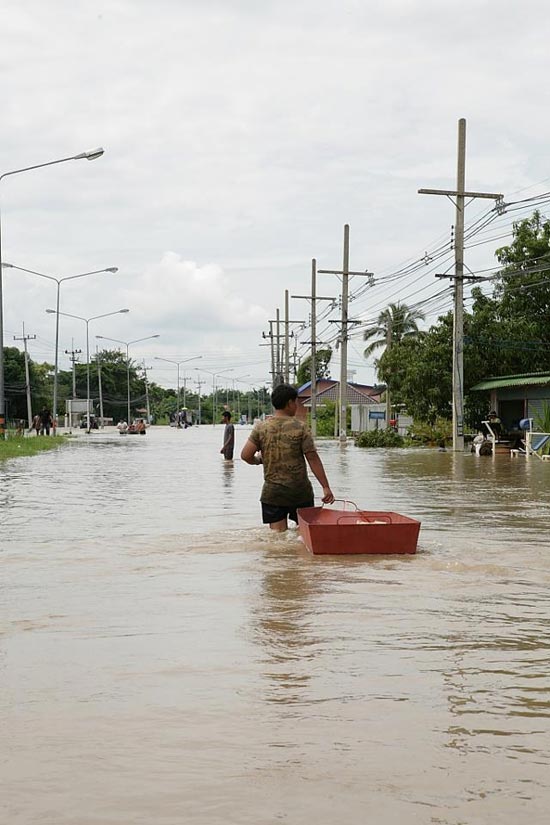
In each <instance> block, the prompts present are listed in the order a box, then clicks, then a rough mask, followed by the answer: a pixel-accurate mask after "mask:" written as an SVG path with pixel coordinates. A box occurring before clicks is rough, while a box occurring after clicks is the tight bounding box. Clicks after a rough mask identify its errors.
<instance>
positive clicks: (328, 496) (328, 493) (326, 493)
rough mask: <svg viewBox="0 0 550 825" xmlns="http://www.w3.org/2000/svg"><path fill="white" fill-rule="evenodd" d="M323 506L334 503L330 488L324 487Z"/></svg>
mask: <svg viewBox="0 0 550 825" xmlns="http://www.w3.org/2000/svg"><path fill="white" fill-rule="evenodd" d="M322 501H323V504H332V502H333V501H334V495H333V493H332V490H331V489H330V487H323V499H322Z"/></svg>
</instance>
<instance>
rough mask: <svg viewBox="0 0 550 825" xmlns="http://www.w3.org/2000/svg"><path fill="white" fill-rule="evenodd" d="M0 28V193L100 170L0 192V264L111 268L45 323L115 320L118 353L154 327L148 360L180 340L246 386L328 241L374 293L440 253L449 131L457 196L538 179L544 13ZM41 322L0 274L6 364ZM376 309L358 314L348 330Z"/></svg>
mask: <svg viewBox="0 0 550 825" xmlns="http://www.w3.org/2000/svg"><path fill="white" fill-rule="evenodd" d="M534 21H536V23H534ZM0 25H1V26H2V31H3V48H2V51H1V54H0V61H1V66H0V69H1V70H2V74H1V76H2V78H3V79H2V92H3V94H2V101H3V103H2V123H3V128H2V131H1V134H0V159H1V169H0V172H1V171H2V170H7V169H16V168H20V167H22V166H27V165H30V164H33V163H40V162H41V161H47V160H49V159H53V158H56V157H62V156H66V155H70V154H73V153H76V152H79V151H82V150H84V149H87V148H92V147H94V146H97V145H104V146H105V149H106V153H105V156H104V157H103V158H101V159H100V160H98V161H94V162H93V163H87V162H86V161H81V162H78V163H76V162H75V163H70V164H62V165H60V166H57V167H52V168H50V169H44V170H40V171H37V172H32V173H29V174H28V175H19V176H17V178H12V179H6V180H4V181H3V182H2V184H0V188H1V192H0V195H1V198H2V229H3V254H4V257H5V259H6V260H9V261H12V262H13V263H18V264H20V265H21V266H26V267H29V268H31V269H37V270H39V271H43V272H49V273H53V274H57V275H59V276H64V275H66V274H72V273H75V272H82V271H86V270H90V269H99V268H102V267H106V266H113V265H117V266H119V267H120V273H119V275H118V276H116V278H115V280H114V281H109V279H107V278H103V277H102V276H101V277H99V276H98V279H95V280H94V279H92V278H90V279H86V280H85V281H83V282H82V284H81V285H80V286H79V287H78V288H76V287H73V286H69V285H67V286H66V287H64V288H63V305H64V306H65V307H66V308H67V310H68V311H70V308H72V309H74V308H75V306H76V307H80V309H81V312H82V314H86V315H89V314H91V313H94V312H97V313H100V312H102V311H109V309H110V308H111V306H112V305H113V304H114V308H116V307H117V306H120V305H125V304H128V306H130V309H131V313H130V314H129V315H128V316H127V317H125V318H123V319H119V320H117V321H116V324H115V325H114V326H112V327H111V324H112V323H113V322H111V321H108V320H106V321H105V322H104V323H105V327H106V329H109V330H111V331H113V330H114V332H113V335H114V337H122V338H125V339H129V338H137V337H140V335H142V334H143V335H145V334H147V333H148V332H149V331H151V330H152V325H153V324H154V326H155V329H154V331H158V332H160V334H161V335H162V338H161V339H159V342H158V344H156V343H154V342H153V344H152V345H151V352H154V351H157V350H156V349H155V348H156V347H158V348H159V349H158V352H164V353H165V354H168V349H170V351H171V353H173V354H174V355H178V354H179V353H180V352H181V351H182V350H185V349H186V347H187V345H188V343H189V336H191V338H192V340H193V342H194V343H196V344H197V346H201V347H205V348H206V347H208V348H209V349H210V350H211V351H212V352H218V353H220V354H219V358H220V359H221V360H222V362H223V364H225V363H226V361H225V360H223V359H225V358H226V357H229V356H226V355H225V354H223V355H222V353H228V352H229V353H231V354H232V355H233V356H234V357H235V359H237V360H238V359H239V358H241V354H242V353H246V355H242V358H243V359H244V358H245V357H252V356H251V354H252V353H253V354H254V356H253V357H254V359H256V360H260V361H262V360H263V364H261V365H259V366H258V367H257V369H256V375H255V380H258V381H259V380H261V379H264V380H265V379H267V378H268V373H269V349H268V348H265V349H258V346H259V345H260V344H261V343H262V338H261V332H262V331H265V330H267V329H268V324H267V321H268V318H272V317H274V314H275V308H276V307H277V306H279V307H281V308H282V305H283V292H284V289H286V288H288V289H290V291H291V292H294V293H300V294H305V292H306V291H307V290H308V288H309V266H310V259H311V258H312V257H314V256H315V257H317V259H318V261H319V265H320V266H326V267H327V268H332V267H335V266H336V265H339V264H340V262H341V257H342V251H341V244H342V225H343V224H344V223H345V222H348V223H350V225H351V239H352V248H351V262H352V266H354V267H356V268H358V269H364V268H365V267H367V266H368V267H369V268H370V269H376V270H377V271H378V270H380V271H381V270H388V269H391V268H392V266H395V265H396V264H398V263H399V262H401V261H402V260H404V259H408V258H410V257H414V256H417V255H419V254H422V252H423V251H424V245H425V244H426V243H428V242H429V240H430V238H435V237H439V236H440V235H442V234H444V233H445V232H448V230H449V228H450V225H451V224H452V222H453V220H454V216H453V211H452V206H451V205H450V204H449V203H447V202H446V201H444V200H443V199H441V198H432V199H429V198H426V197H420V196H418V195H417V194H416V190H417V189H418V188H420V187H435V188H437V187H441V188H447V187H450V186H452V185H453V181H454V178H455V174H456V172H455V170H456V122H457V120H458V118H459V117H463V116H464V117H466V118H467V119H468V142H467V149H468V158H467V181H468V185H469V186H470V187H472V188H480V189H481V188H483V189H489V190H491V191H502V192H503V193H504V194H505V195H506V194H507V193H508V192H512V191H515V190H517V189H520V188H522V187H524V186H528V185H530V184H532V183H535V182H536V181H539V180H543V179H545V178H547V177H548V167H547V151H546V146H545V135H546V133H547V132H548V131H549V129H548V125H550V124H548V121H549V119H550V116H549V115H548V114H547V111H546V108H545V107H544V98H543V93H542V92H541V83H542V81H541V78H544V77H545V73H546V64H547V41H548V15H547V7H546V3H543V2H542V0H534V2H532V3H531V4H530V5H529V13H526V12H525V9H524V8H523V7H522V6H520V5H519V4H517V3H515V2H512V0H502V2H498V3H497V2H496V0H481V2H480V1H479V0H461V2H458V0H446V2H441V0H388V1H387V2H384V3H366V2H364V1H363V0H324V2H323V3H319V2H317V0H315V2H314V0H292V2H291V1H290V0H277V2H275V0H273V1H272V2H269V1H268V0H266V1H265V2H253V1H252V0H232V2H223V1H222V0H205V2H202V3H200V4H199V3H197V2H195V1H194V0H193V2H191V0H158V2H156V3H154V4H153V3H150V2H145V0H113V2H109V3H104V4H100V5H99V6H98V5H97V4H95V5H92V6H90V5H85V4H81V3H74V2H70V0H50V2H48V3H44V2H42V0H17V2H16V0H6V2H4V3H3V4H2V9H1V10H0ZM547 124H548V125H547ZM530 193H531V192H530ZM477 208H478V207H477V205H475V206H474V207H472V208H471V209H472V210H473V211H472V215H473V214H475V210H477ZM482 253H483V255H484V256H485V259H484V261H483V262H484V263H486V264H487V265H490V263H491V261H492V259H491V250H490V249H486V250H482ZM190 261H196V262H198V263H196V264H194V263H189V262H190ZM204 262H208V263H204ZM432 280H433V278H432ZM405 286H406V285H405ZM337 288H338V284H337V282H336V281H335V280H331V279H329V278H326V277H325V279H324V280H322V281H320V284H319V289H320V290H321V291H323V292H325V293H326V292H329V294H333V292H334V291H335V290H336V289H337ZM434 288H435V287H434ZM412 289H413V287H410V288H408V291H410V292H412ZM406 292H407V289H406V288H405V289H404V290H402V294H406ZM384 295H387V296H388V298H391V297H393V299H395V298H396V297H398V296H396V295H394V296H391V291H390V290H389V289H388V290H386V292H385V293H384ZM367 298H368V300H367ZM50 303H51V292H48V285H47V284H44V283H43V282H40V281H36V282H33V281H32V279H30V278H26V280H25V281H24V282H23V281H21V282H20V281H17V282H15V281H14V276H13V274H12V275H9V276H8V275H6V295H5V312H6V330H8V331H9V332H7V334H6V343H9V342H10V341H9V335H10V334H11V332H12V331H14V330H15V332H16V333H17V334H18V333H19V330H20V325H21V321H22V320H25V321H26V323H27V325H28V327H29V329H30V330H31V328H35V329H36V330H37V331H39V332H40V335H41V337H42V339H43V352H44V353H45V352H46V350H47V349H48V347H50V346H51V341H52V334H51V319H50V318H49V317H47V316H45V313H44V308H45V306H46V305H48V304H50ZM378 303H379V299H376V294H373V295H372V296H370V295H368V294H367V295H366V296H365V301H364V309H365V312H368V311H370V308H371V307H373V306H376V307H377V308H378ZM76 311H77V312H78V309H76ZM297 313H299V315H300V317H302V316H305V315H306V314H307V310H306V308H305V306H303V305H300V306H298V305H296V306H295V307H294V308H293V314H297ZM79 314H80V313H79ZM67 323H68V322H67ZM333 326H334V325H333ZM62 329H63V330H67V331H68V332H70V330H71V327H69V326H66V325H65V323H64V324H63V327H62ZM76 329H78V325H76ZM117 330H118V331H120V330H123V332H121V333H120V336H117V335H116V332H117ZM106 334H107V333H106ZM304 340H308V339H307V335H306V337H305V338H304ZM184 354H185V353H184ZM213 357H214V356H213ZM243 363H244V361H243ZM214 366H215V365H214ZM245 371H246V370H245ZM369 374H370V375H371V376H372V373H369Z"/></svg>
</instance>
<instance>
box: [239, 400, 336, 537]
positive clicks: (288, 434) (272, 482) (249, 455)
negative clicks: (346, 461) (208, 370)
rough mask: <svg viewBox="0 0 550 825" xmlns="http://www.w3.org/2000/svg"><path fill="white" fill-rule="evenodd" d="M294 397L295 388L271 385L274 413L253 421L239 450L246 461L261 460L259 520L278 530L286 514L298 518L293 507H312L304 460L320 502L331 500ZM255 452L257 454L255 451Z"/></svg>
mask: <svg viewBox="0 0 550 825" xmlns="http://www.w3.org/2000/svg"><path fill="white" fill-rule="evenodd" d="M297 398H298V392H297V390H296V389H295V388H294V387H291V386H290V384H279V386H278V387H275V389H274V390H273V392H272V393H271V403H272V404H273V406H274V407H275V415H274V416H273V418H269V419H268V420H267V421H261V422H260V423H259V424H256V426H255V427H254V429H253V430H252V432H251V433H250V436H249V438H248V441H247V442H246V444H245V445H244V447H243V450H242V452H241V458H242V460H243V461H246V462H247V464H263V467H264V486H263V488H262V494H261V496H260V501H261V503H262V521H263V523H264V524H269V526H270V528H271V529H272V530H275V531H276V532H278V533H283V532H284V531H285V530H287V529H288V521H287V519H288V518H291V519H292V521H295V522H297V521H298V516H297V515H296V510H299V509H300V508H301V507H313V487H312V486H311V482H310V480H309V478H308V475H307V467H306V461H307V463H308V464H309V466H310V468H311V471H312V473H313V475H314V476H315V478H316V479H317V481H318V482H319V484H320V485H321V487H322V488H323V502H324V503H325V504H332V502H333V501H334V496H333V494H332V490H331V489H330V486H329V483H328V480H327V477H326V474H325V469H324V467H323V464H322V461H321V459H320V458H319V456H318V455H317V451H316V449H315V444H314V442H313V438H312V437H311V433H310V432H309V430H308V428H307V427H306V425H305V424H304V423H303V422H301V421H298V419H296V418H295V415H296V409H297V406H298V402H297ZM258 452H259V453H261V455H260V456H258V455H256V453H258Z"/></svg>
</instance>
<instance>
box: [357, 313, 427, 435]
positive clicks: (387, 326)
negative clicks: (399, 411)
mask: <svg viewBox="0 0 550 825" xmlns="http://www.w3.org/2000/svg"><path fill="white" fill-rule="evenodd" d="M423 320H424V314H423V313H422V312H421V311H420V310H415V309H409V307H408V306H407V305H406V304H400V303H397V304H390V305H389V306H388V307H386V309H384V310H382V312H381V313H380V315H379V316H378V319H377V321H376V325H375V326H374V327H372V328H371V329H367V330H366V331H365V333H364V336H363V338H364V340H365V341H370V343H369V344H368V346H367V347H365V351H364V356H365V358H368V357H369V356H370V355H372V353H373V352H375V351H376V350H377V349H381V348H384V353H383V355H382V356H381V358H380V359H378V362H377V368H378V373H379V375H381V373H380V365H381V362H382V359H383V358H384V356H386V355H387V356H388V357H387V358H386V359H385V364H384V366H383V372H384V378H383V380H384V381H385V383H386V426H389V420H390V418H391V397H390V392H391V391H392V390H393V387H394V377H395V376H394V370H395V359H394V358H390V357H389V354H390V352H391V350H392V349H393V347H395V346H396V345H399V344H401V343H402V342H404V341H409V340H414V339H416V338H418V337H419V336H420V334H421V333H420V332H419V329H418V321H423ZM394 400H395V399H394Z"/></svg>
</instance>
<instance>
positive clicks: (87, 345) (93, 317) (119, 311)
mask: <svg viewBox="0 0 550 825" xmlns="http://www.w3.org/2000/svg"><path fill="white" fill-rule="evenodd" d="M73 277H75V276H73ZM46 312H48V313H50V314H51V313H55V314H56V315H58V316H59V315H64V316H65V317H66V318H76V319H77V320H78V321H84V323H85V324H86V426H87V429H88V432H90V429H91V428H90V321H97V319H98V318H108V317H109V315H119V314H120V313H122V312H130V310H129V309H115V311H114V312H105V313H103V315H92V317H91V318H83V317H82V316H81V315H71V313H70V312H59V310H56V309H47V310H46Z"/></svg>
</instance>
